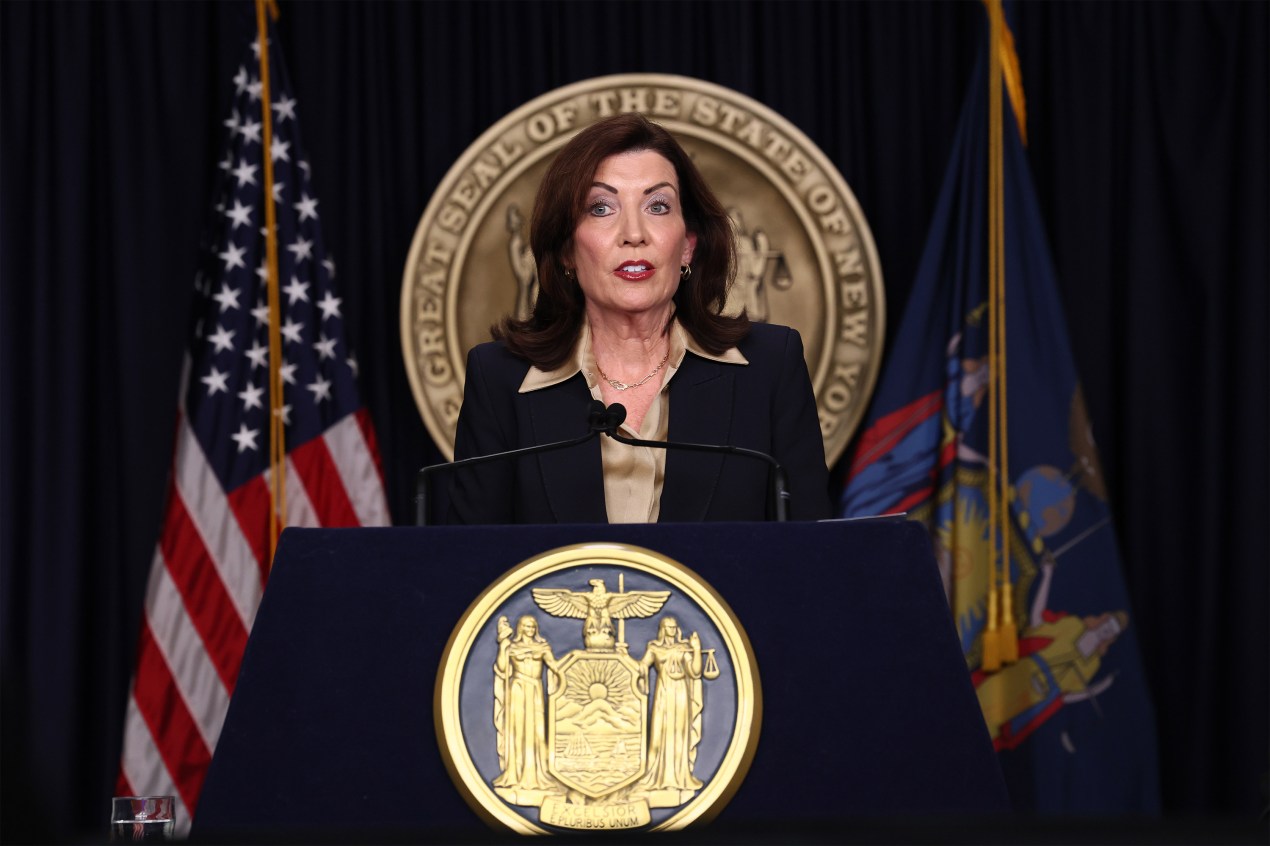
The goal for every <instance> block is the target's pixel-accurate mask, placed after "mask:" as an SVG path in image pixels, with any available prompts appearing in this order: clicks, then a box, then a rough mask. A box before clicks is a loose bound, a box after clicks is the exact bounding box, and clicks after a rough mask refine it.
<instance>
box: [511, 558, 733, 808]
mask: <svg viewBox="0 0 1270 846" xmlns="http://www.w3.org/2000/svg"><path fill="white" fill-rule="evenodd" d="M589 584H590V586H591V590H590V591H574V590H571V589H568V588H534V589H533V599H534V602H535V603H537V605H538V607H539V608H541V609H542V610H543V611H545V612H546V613H547V614H549V615H551V616H553V617H571V618H578V619H581V620H582V621H583V624H582V642H583V646H584V648H583V649H574V650H573V651H571V652H569V653H568V654H567V655H564V656H562V657H560V658H557V657H556V655H555V654H554V651H553V649H552V646H551V644H550V643H548V642H547V639H546V638H545V637H543V635H542V633H541V631H540V629H539V626H538V620H537V618H535V617H534V616H533V615H529V614H526V615H524V616H522V617H520V618H519V619H518V620H517V621H516V625H515V627H514V628H513V627H512V625H511V623H509V622H508V620H507V617H505V616H504V617H500V618H499V620H498V629H497V638H498V654H497V658H496V659H495V661H494V668H493V669H494V726H495V728H496V730H497V732H496V736H497V741H496V742H497V746H498V763H499V775H498V776H497V777H496V778H495V779H494V780H493V782H492V784H493V787H494V791H495V793H497V794H498V795H499V796H500V797H502V798H503V799H504V800H506V801H507V802H510V803H511V804H514V805H522V806H525V805H527V806H536V807H539V808H540V811H539V817H540V819H541V821H542V822H543V823H546V824H549V825H555V826H560V827H565V828H585V829H599V828H635V827H640V826H644V825H647V824H648V823H649V822H650V819H651V818H650V814H649V811H650V809H652V808H674V807H678V806H679V805H682V804H684V803H685V802H687V801H689V800H690V799H691V798H692V797H693V796H695V795H696V793H697V791H698V790H700V789H701V787H702V786H703V782H702V781H701V780H700V779H698V778H697V777H696V776H695V775H694V773H693V769H694V766H695V764H696V759H697V746H698V744H699V743H700V741H701V736H702V731H703V711H704V707H703V705H704V701H703V684H702V682H703V680H707V681H708V680H712V679H715V678H718V676H719V666H718V664H717V663H716V661H715V657H714V652H715V650H714V649H713V648H710V649H703V648H702V646H701V639H700V637H699V636H698V634H697V633H696V632H692V633H691V634H690V635H689V636H688V637H686V638H685V637H684V635H683V632H682V630H681V629H680V627H679V622H678V620H676V619H675V618H674V617H672V616H668V615H667V616H663V617H661V618H660V620H659V621H658V624H657V635H656V637H655V638H654V639H653V640H650V641H648V644H647V646H646V647H645V649H644V652H643V655H642V656H641V657H640V658H639V659H638V660H636V659H635V658H634V657H632V656H631V655H630V652H629V648H628V644H627V643H626V620H628V619H635V618H649V617H653V616H654V615H656V614H657V613H658V612H659V611H660V610H661V608H662V606H663V605H664V604H665V603H666V601H667V600H668V599H669V598H670V596H671V592H670V591H668V590H660V591H652V590H641V591H626V590H625V575H624V574H622V573H620V572H619V574H618V589H617V592H616V593H610V592H609V591H608V590H607V588H606V586H605V583H604V580H603V579H591V580H590V581H589ZM614 620H617V630H616V632H614V628H613V621H614ZM544 680H545V683H544Z"/></svg>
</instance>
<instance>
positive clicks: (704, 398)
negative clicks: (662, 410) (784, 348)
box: [658, 353, 734, 523]
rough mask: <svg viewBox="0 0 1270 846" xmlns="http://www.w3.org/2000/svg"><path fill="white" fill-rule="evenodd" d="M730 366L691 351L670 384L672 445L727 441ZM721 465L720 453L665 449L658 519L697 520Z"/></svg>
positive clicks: (731, 383) (705, 508) (707, 505)
mask: <svg viewBox="0 0 1270 846" xmlns="http://www.w3.org/2000/svg"><path fill="white" fill-rule="evenodd" d="M730 370H731V368H730V367H729V366H727V365H723V364H720V363H718V362H716V361H711V360H709V359H705V358H700V357H698V356H695V355H693V354H692V353H689V354H688V355H686V356H684V363H683V366H682V367H680V369H679V372H678V373H676V374H675V378H674V380H673V381H672V382H671V383H670V428H669V432H668V435H667V438H668V440H670V441H671V442H673V443H693V444H726V443H728V440H729V438H730V436H731V426H732V393H733V388H734V376H733V374H732V373H731V372H730ZM722 468H723V456H722V455H721V454H714V453H708V452H691V451H689V450H683V449H670V450H667V455H666V479H665V484H664V485H663V487H662V496H661V510H660V515H659V517H658V522H662V523H670V522H684V521H700V520H704V519H705V518H706V514H707V513H709V510H710V503H711V501H712V500H713V499H714V496H715V491H716V488H717V486H718V482H719V472H720V471H721V470H722Z"/></svg>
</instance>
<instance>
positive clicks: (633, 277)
mask: <svg viewBox="0 0 1270 846" xmlns="http://www.w3.org/2000/svg"><path fill="white" fill-rule="evenodd" d="M696 244H697V236H696V235H695V234H693V233H690V232H688V231H687V230H686V227H685V224H684V216H683V208H682V206H681V205H680V197H679V180H678V179H677V178H676V176H675V168H674V166H673V165H671V163H670V162H669V161H667V160H666V159H665V158H664V157H663V156H662V155H661V154H660V153H655V152H653V151H651V150H641V151H638V152H631V153H619V154H618V155H615V156H609V157H608V158H607V159H605V160H604V161H602V162H600V166H599V168H597V169H596V171H595V178H594V179H593V180H592V183H591V188H590V191H589V192H588V193H587V201H586V206H585V209H584V210H583V213H582V218H581V220H579V221H578V225H577V228H576V229H575V230H574V233H573V252H572V255H571V256H566V258H565V261H566V262H567V263H571V266H572V267H573V268H574V269H575V270H576V271H577V276H578V283H579V284H580V285H581V286H582V293H583V294H584V295H585V296H586V299H587V305H588V308H589V309H592V310H596V309H598V310H599V311H600V313H601V314H606V313H607V314H611V315H613V316H618V317H620V316H624V315H638V314H643V313H648V312H657V311H659V310H663V309H665V308H666V307H667V306H668V305H669V304H670V301H671V298H672V297H673V296H674V295H675V291H677V290H678V289H679V268H680V266H681V265H685V264H688V263H689V262H691V261H692V251H693V248H694V247H695V246H696Z"/></svg>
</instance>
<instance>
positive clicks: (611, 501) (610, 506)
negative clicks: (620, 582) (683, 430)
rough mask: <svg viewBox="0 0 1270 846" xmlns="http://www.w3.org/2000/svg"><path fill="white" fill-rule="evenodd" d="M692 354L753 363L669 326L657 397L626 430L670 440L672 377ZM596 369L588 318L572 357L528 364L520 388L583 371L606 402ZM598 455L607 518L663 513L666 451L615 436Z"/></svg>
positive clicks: (649, 519)
mask: <svg viewBox="0 0 1270 846" xmlns="http://www.w3.org/2000/svg"><path fill="white" fill-rule="evenodd" d="M688 353H692V354H693V355H699V356H701V357H702V358H708V359H711V360H712V361H721V362H724V363H727V364H749V362H748V361H746V360H745V356H743V355H741V351H740V350H738V349H737V348H736V347H732V348H730V349H727V350H725V351H724V352H723V354H722V355H713V354H711V353H708V352H706V351H705V350H703V349H701V347H699V346H698V345H697V342H696V341H694V340H693V338H692V336H691V335H689V334H688V333H687V332H686V331H685V330H684V328H683V327H682V326H680V325H679V322H678V321H675V322H674V323H673V324H672V325H671V329H670V358H669V359H668V360H667V366H666V367H665V368H664V369H663V371H662V372H663V374H664V375H663V376H662V380H661V389H660V390H659V391H658V392H657V398H656V399H655V400H653V404H652V405H651V406H649V408H648V412H647V413H646V414H645V415H644V420H643V422H642V423H641V425H640V428H639V431H638V432H637V431H635V430H633V429H631V428H630V426H629V425H628V424H626V423H623V424H622V426H621V429H622V433H623V434H625V435H627V436H629V437H632V438H639V439H641V440H646V441H664V440H666V434H667V432H669V430H670V380H671V379H673V378H675V374H676V373H677V372H679V367H680V366H681V365H682V364H683V360H684V356H685V355H686V354H688ZM597 370H598V368H597V367H596V365H595V356H594V355H593V354H592V352H591V326H590V324H589V323H588V322H587V321H586V319H585V318H584V319H583V322H582V332H581V333H580V334H579V336H578V344H577V346H576V347H574V348H573V357H572V359H571V360H570V361H567V362H565V363H564V364H562V365H560V366H559V367H557V368H556V369H555V370H551V371H543V370H539V369H538V368H537V367H530V368H529V372H528V373H526V374H525V379H524V381H522V382H521V383H520V392H521V393H522V394H524V393H528V392H529V391H536V390H539V389H540V388H546V387H549V386H551V385H556V384H559V383H560V382H563V381H565V380H566V379H571V378H573V376H575V375H576V374H578V373H581V374H582V375H583V376H584V377H585V378H586V383H587V387H588V388H590V389H591V396H592V397H594V398H595V399H597V400H600V401H601V402H603V401H604V396H603V395H602V394H601V392H600V381H599V377H598V376H596V371H597ZM600 456H601V459H602V462H603V472H604V504H605V507H606V509H607V511H608V517H609V522H610V523H655V522H657V515H658V514H659V513H660V511H661V489H662V483H663V481H664V479H665V476H666V450H664V449H655V448H653V447H634V446H629V445H627V444H620V443H618V442H617V441H615V440H613V439H612V438H601V439H600Z"/></svg>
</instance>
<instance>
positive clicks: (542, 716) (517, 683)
mask: <svg viewBox="0 0 1270 846" xmlns="http://www.w3.org/2000/svg"><path fill="white" fill-rule="evenodd" d="M544 666H546V667H547V668H548V669H550V670H551V672H553V673H555V672H557V669H556V659H555V657H554V656H553V655H552V654H551V644H549V643H547V640H546V639H545V638H544V637H542V635H540V634H538V621H537V620H536V619H534V618H533V617H532V616H530V615H528V614H526V615H525V616H523V617H521V618H520V619H519V620H517V621H516V634H515V637H513V636H512V629H511V626H509V625H508V624H507V618H506V617H500V618H499V619H498V657H497V658H496V659H495V661H494V727H495V728H496V729H497V730H498V764H499V767H500V768H501V772H500V773H499V775H498V778H496V779H494V786H495V787H505V788H511V789H515V790H552V789H555V788H557V787H558V785H557V783H556V780H555V779H554V778H552V777H551V774H550V773H548V772H547V729H546V713H547V705H546V702H547V699H546V697H545V696H544V695H543V691H542V671H543V667H544Z"/></svg>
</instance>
